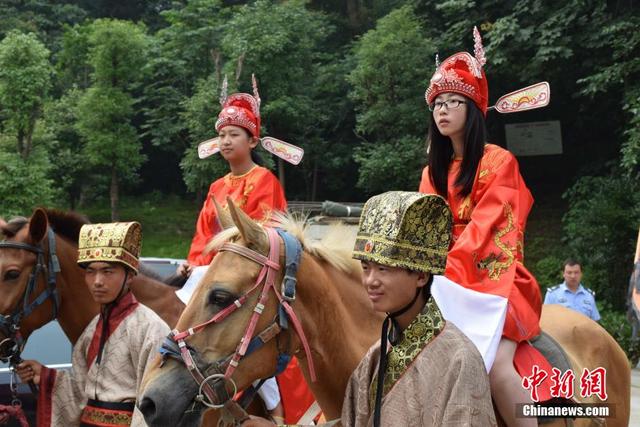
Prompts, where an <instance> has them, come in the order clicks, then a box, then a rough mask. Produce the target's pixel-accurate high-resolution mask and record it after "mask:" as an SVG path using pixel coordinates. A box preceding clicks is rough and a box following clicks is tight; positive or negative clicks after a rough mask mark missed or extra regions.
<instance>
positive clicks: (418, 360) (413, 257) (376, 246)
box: [243, 191, 496, 427]
mask: <svg viewBox="0 0 640 427" xmlns="http://www.w3.org/2000/svg"><path fill="white" fill-rule="evenodd" d="M451 223H452V218H451V212H450V210H449V207H448V205H447V203H446V202H445V200H444V199H443V198H442V197H440V196H436V195H425V194H420V193H412V192H401V191H392V192H388V193H384V194H381V195H378V196H375V197H372V198H371V199H369V201H367V203H366V204H365V206H364V210H363V212H362V216H361V218H360V225H359V230H358V235H357V238H356V243H355V247H354V250H353V257H354V258H356V259H359V260H360V262H361V263H362V270H363V276H362V282H363V285H364V287H365V288H366V291H367V293H368V294H369V299H370V300H371V303H372V305H373V309H374V310H376V311H379V312H384V313H387V318H386V319H385V321H384V323H383V326H382V334H381V341H378V342H377V343H376V344H374V345H373V346H372V347H371V348H370V349H369V351H368V352H367V354H366V355H365V356H364V358H363V359H362V360H361V361H360V364H359V365H358V367H357V368H356V369H355V371H354V372H353V374H352V375H351V378H350V379H349V383H348V385H347V390H346V395H345V399H344V403H343V407H342V417H341V421H342V425H344V426H349V427H354V426H355V427H365V426H371V425H373V426H374V427H378V426H424V427H436V426H443V425H450V426H482V427H486V426H495V425H496V420H495V415H494V411H493V406H492V403H491V393H490V389H489V377H488V375H487V371H486V367H485V363H483V357H482V355H481V354H480V352H479V351H478V348H477V347H476V345H474V342H472V341H471V340H470V339H469V338H467V336H466V335H465V334H464V333H463V332H462V331H461V330H460V329H458V328H457V327H456V326H455V325H454V323H453V322H449V321H447V320H445V316H444V315H443V313H442V311H441V310H440V307H439V305H438V303H437V302H436V300H435V299H434V296H432V284H433V285H434V286H435V285H436V283H435V282H434V279H435V280H440V279H441V277H442V276H439V275H441V274H442V273H443V272H444V269H445V265H446V261H447V250H448V248H449V241H450V239H451ZM445 285H446V286H457V285H455V284H453V283H446V284H445ZM434 289H435V288H434ZM381 342H382V343H383V345H382V346H381V344H380V343H381ZM381 348H384V349H385V351H381ZM261 425H265V426H266V425H272V424H269V423H268V422H267V421H266V420H261V419H256V418H253V419H250V420H249V421H247V422H245V424H243V427H247V426H261Z"/></svg>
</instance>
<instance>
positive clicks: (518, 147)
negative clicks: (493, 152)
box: [505, 120, 562, 156]
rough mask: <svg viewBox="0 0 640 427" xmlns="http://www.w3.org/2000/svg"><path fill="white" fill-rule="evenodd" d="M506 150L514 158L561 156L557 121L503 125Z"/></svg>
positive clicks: (558, 123) (560, 140)
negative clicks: (514, 156)
mask: <svg viewBox="0 0 640 427" xmlns="http://www.w3.org/2000/svg"><path fill="white" fill-rule="evenodd" d="M505 133H506V137H507V148H508V149H509V151H511V152H512V153H513V154H514V155H516V156H542V155H549V154H562V134H561V133H560V122H559V121H558V120H553V121H546V122H529V123H514V124H508V125H505Z"/></svg>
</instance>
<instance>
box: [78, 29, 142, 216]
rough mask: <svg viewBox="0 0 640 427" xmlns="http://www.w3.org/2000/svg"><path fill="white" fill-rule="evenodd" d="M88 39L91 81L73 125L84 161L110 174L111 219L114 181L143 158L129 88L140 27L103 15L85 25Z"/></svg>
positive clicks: (138, 61) (138, 64)
mask: <svg viewBox="0 0 640 427" xmlns="http://www.w3.org/2000/svg"><path fill="white" fill-rule="evenodd" d="M88 40H89V45H90V47H89V53H88V62H89V64H91V65H92V67H93V73H92V81H93V85H92V87H90V88H89V89H88V90H87V91H86V92H85V94H84V95H83V96H82V98H81V99H80V101H79V103H78V110H77V112H76V115H77V117H78V121H77V129H78V132H79V133H80V135H81V136H82V137H83V138H84V139H85V140H86V148H85V154H86V158H87V160H88V162H89V164H91V165H92V166H93V167H95V168H97V169H98V170H103V171H104V173H105V175H107V176H110V179H111V185H110V198H111V217H112V220H117V219H118V198H119V191H120V184H121V182H122V181H126V180H131V179H133V178H135V177H136V172H137V169H138V168H139V166H140V165H141V164H142V162H143V160H144V156H143V155H142V154H141V152H140V151H141V144H140V140H139V138H138V132H137V129H136V128H135V127H134V126H133V124H132V119H133V116H134V109H133V107H134V102H135V99H134V97H133V94H132V92H131V91H132V90H134V89H135V88H136V87H137V83H138V82H139V81H140V79H141V75H140V74H141V70H142V69H143V66H144V64H145V53H146V47H147V44H148V43H147V39H146V35H145V33H144V28H143V27H140V26H137V25H135V24H132V23H130V22H125V21H116V20H107V19H101V20H97V21H95V22H94V23H93V24H91V33H90V35H89V38H88Z"/></svg>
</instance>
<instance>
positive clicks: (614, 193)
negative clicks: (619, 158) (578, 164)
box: [563, 169, 640, 309]
mask: <svg viewBox="0 0 640 427" xmlns="http://www.w3.org/2000/svg"><path fill="white" fill-rule="evenodd" d="M565 197H566V198H567V200H568V201H569V206H570V207H569V210H568V211H567V213H566V214H565V216H564V218H563V224H564V231H565V235H566V237H565V240H566V247H567V249H568V250H569V252H570V254H571V255H572V256H575V257H576V258H577V259H580V260H582V262H583V263H584V266H585V283H589V286H590V287H592V288H593V289H594V290H595V291H596V292H597V293H598V295H599V296H600V298H599V299H600V300H602V301H608V302H609V303H610V304H611V305H612V306H614V307H615V308H616V309H622V308H623V307H624V301H625V297H626V292H627V286H626V285H627V282H628V279H629V275H630V273H631V268H632V264H633V253H634V249H635V244H636V237H637V234H638V224H640V183H638V181H637V180H636V179H632V178H629V177H627V176H625V175H624V174H620V173H619V170H617V169H616V172H614V173H613V174H612V175H610V176H600V177H594V176H584V177H582V178H580V179H579V180H578V181H577V182H576V183H575V184H574V185H573V186H572V187H571V189H570V190H568V191H567V193H566V194H565Z"/></svg>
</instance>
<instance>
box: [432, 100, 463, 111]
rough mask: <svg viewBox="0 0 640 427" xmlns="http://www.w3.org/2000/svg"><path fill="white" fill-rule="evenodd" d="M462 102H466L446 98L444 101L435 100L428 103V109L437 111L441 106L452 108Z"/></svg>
mask: <svg viewBox="0 0 640 427" xmlns="http://www.w3.org/2000/svg"><path fill="white" fill-rule="evenodd" d="M462 104H466V102H465V101H462V100H460V99H447V100H446V101H436V102H434V103H433V104H431V105H429V111H438V110H441V109H442V107H447V110H452V109H456V108H458V107H460V106H461V105H462Z"/></svg>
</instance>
